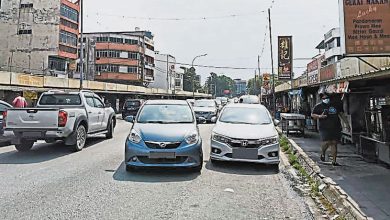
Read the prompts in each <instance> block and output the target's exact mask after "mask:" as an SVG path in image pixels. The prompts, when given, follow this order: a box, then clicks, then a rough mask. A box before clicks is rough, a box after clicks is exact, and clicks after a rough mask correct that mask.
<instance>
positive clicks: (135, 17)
mask: <svg viewBox="0 0 390 220" xmlns="http://www.w3.org/2000/svg"><path fill="white" fill-rule="evenodd" d="M265 12H266V10H262V11H258V12H254V13H245V14H230V15H222V16H208V17H207V16H203V17H166V18H164V17H138V16H126V15H117V14H106V13H98V12H97V13H96V16H98V17H99V15H104V16H109V17H118V18H127V19H135V20H149V21H152V20H155V21H196V20H203V21H204V20H216V19H232V18H238V17H249V16H255V15H259V14H262V13H265Z"/></svg>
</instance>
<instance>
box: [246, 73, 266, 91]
mask: <svg viewBox="0 0 390 220" xmlns="http://www.w3.org/2000/svg"><path fill="white" fill-rule="evenodd" d="M262 84H263V79H262V78H261V77H259V76H256V79H255V78H252V79H249V80H248V86H247V88H248V93H249V94H250V95H258V94H260V92H261V91H260V88H261V86H262Z"/></svg>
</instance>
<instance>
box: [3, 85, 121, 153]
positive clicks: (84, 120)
mask: <svg viewBox="0 0 390 220" xmlns="http://www.w3.org/2000/svg"><path fill="white" fill-rule="evenodd" d="M3 115H4V119H3V120H4V124H5V133H8V134H9V135H11V136H12V139H11V141H12V144H14V145H15V147H16V149H17V150H18V151H29V150H30V149H31V148H32V147H33V145H34V143H35V142H36V141H38V140H45V141H46V142H54V141H57V140H62V141H65V144H66V145H71V146H73V147H74V150H76V151H80V150H82V149H83V148H84V146H85V143H86V139H87V137H88V135H91V134H98V133H102V134H105V135H106V138H112V137H113V133H114V128H115V125H116V117H115V112H114V109H112V108H111V107H107V106H105V105H104V103H103V102H102V100H101V99H100V98H99V96H97V95H96V94H94V93H93V92H90V91H81V92H63V91H57V90H56V91H49V92H45V93H43V94H42V95H41V97H40V98H39V100H38V104H37V107H36V108H20V109H17V108H13V109H8V110H7V111H6V112H5V113H4V114H3Z"/></svg>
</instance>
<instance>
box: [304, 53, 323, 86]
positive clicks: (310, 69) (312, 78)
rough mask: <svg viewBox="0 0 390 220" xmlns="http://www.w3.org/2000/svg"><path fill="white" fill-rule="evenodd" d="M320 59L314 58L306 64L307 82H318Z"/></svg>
mask: <svg viewBox="0 0 390 220" xmlns="http://www.w3.org/2000/svg"><path fill="white" fill-rule="evenodd" d="M320 62H321V61H320V59H314V60H313V61H311V62H310V63H309V64H307V84H308V85H313V84H317V83H319V68H320V66H321V63H320Z"/></svg>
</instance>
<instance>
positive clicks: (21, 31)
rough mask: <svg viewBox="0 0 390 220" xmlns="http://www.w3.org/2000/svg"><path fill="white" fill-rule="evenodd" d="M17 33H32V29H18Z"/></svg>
mask: <svg viewBox="0 0 390 220" xmlns="http://www.w3.org/2000/svg"><path fill="white" fill-rule="evenodd" d="M18 34H32V30H31V29H30V30H19V31H18Z"/></svg>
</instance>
